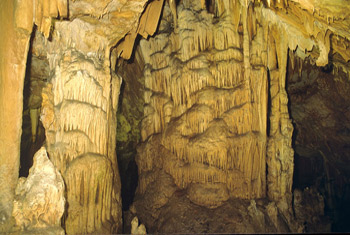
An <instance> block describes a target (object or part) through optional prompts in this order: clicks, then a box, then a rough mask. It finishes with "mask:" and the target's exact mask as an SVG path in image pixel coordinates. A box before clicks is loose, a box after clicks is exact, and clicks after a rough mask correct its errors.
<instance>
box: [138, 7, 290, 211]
mask: <svg viewBox="0 0 350 235" xmlns="http://www.w3.org/2000/svg"><path fill="white" fill-rule="evenodd" d="M216 7H217V9H216V11H217V12H216V15H215V16H214V15H213V14H210V13H208V12H207V10H206V9H205V8H203V6H202V5H201V4H200V2H189V1H183V2H182V3H180V5H179V6H178V8H177V22H178V26H177V28H175V29H174V30H173V31H172V30H171V27H175V26H172V25H171V23H172V17H171V15H170V13H169V12H170V11H169V8H165V12H164V16H163V21H162V23H161V25H160V28H159V34H158V35H157V36H156V37H154V38H151V39H150V40H148V41H145V40H144V41H141V44H140V45H141V50H142V52H143V56H144V58H145V63H146V67H145V71H144V79H145V89H146V91H145V102H146V105H145V109H144V115H145V117H144V119H143V120H142V126H141V136H142V140H143V141H144V143H143V145H142V147H141V148H140V149H139V155H138V166H139V176H140V180H139V183H140V184H139V192H140V193H141V194H142V193H144V192H145V191H146V190H147V186H148V185H149V184H150V183H151V182H154V181H157V174H159V171H164V172H166V173H167V174H169V175H171V176H172V178H173V180H174V183H175V184H176V186H177V187H178V188H179V189H187V192H188V195H189V197H190V198H191V200H192V201H194V202H195V203H197V204H199V205H205V206H209V207H216V206H218V205H220V204H221V203H222V202H223V201H225V200H227V199H228V198H232V197H238V198H246V199H250V198H261V197H265V195H266V184H267V183H268V184H269V185H268V195H269V197H270V198H272V199H274V200H278V199H281V198H282V197H284V196H286V195H287V194H290V193H291V186H292V174H293V150H292V149H291V134H292V130H293V128H292V125H291V121H290V119H289V114H288V108H287V103H288V98H287V94H286V91H285V89H284V86H285V74H286V66H287V52H288V44H287V43H286V41H285V38H286V35H285V34H283V33H284V31H283V29H282V30H281V29H280V28H278V26H276V25H274V24H273V23H269V22H268V21H266V20H265V19H264V17H263V16H262V11H263V10H262V5H258V6H257V7H255V8H254V6H253V5H249V6H245V5H241V3H240V2H239V1H233V2H232V1H217V2H216ZM166 9H168V12H167V10H166ZM167 13H168V14H167ZM259 16H260V17H259ZM279 34H282V35H281V36H279ZM277 64H279V66H278V65H277ZM267 68H269V73H268V70H267ZM269 79H270V81H268V80H269ZM269 92H270V93H271V94H270V96H271V114H270V120H268V114H267V112H268V96H269ZM268 122H270V123H271V124H270V130H269V131H270V136H267V124H268ZM266 149H267V152H266ZM266 162H267V163H268V164H267V166H268V169H267V170H268V172H269V175H267V176H266ZM158 169H159V171H158ZM266 177H267V178H268V180H267V181H266ZM204 191H206V193H205V194H204V193H203V192H204Z"/></svg>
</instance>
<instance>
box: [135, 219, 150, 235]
mask: <svg viewBox="0 0 350 235" xmlns="http://www.w3.org/2000/svg"><path fill="white" fill-rule="evenodd" d="M131 234H140V235H143V234H147V233H146V227H145V225H143V224H140V225H139V219H138V218H137V217H136V216H135V217H134V218H133V219H132V221H131Z"/></svg>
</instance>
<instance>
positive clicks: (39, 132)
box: [19, 27, 47, 177]
mask: <svg viewBox="0 0 350 235" xmlns="http://www.w3.org/2000/svg"><path fill="white" fill-rule="evenodd" d="M35 30H36V27H34V29H33V33H32V35H31V38H30V44H29V51H28V57H27V62H26V72H25V78H24V87H23V112H22V136H21V146H20V169H19V176H20V177H27V176H28V174H29V169H30V168H31V167H32V165H33V157H34V154H35V153H36V152H37V151H38V150H39V149H40V147H41V146H42V145H43V143H44V141H45V130H44V127H43V125H42V123H41V121H40V118H39V115H40V106H41V94H40V91H41V87H42V86H43V83H42V82H40V81H38V80H40V79H46V78H47V77H46V76H43V78H38V77H40V76H37V75H38V74H39V73H40V72H37V71H34V70H36V69H37V68H38V66H37V65H38V63H37V62H38V58H36V57H35V56H34V55H32V48H33V40H34V37H35ZM39 67H40V66H39ZM33 75H34V76H35V77H36V78H33ZM34 93H36V94H34ZM37 95H39V96H40V98H38V97H35V96H37ZM33 123H34V126H33V127H32V125H33Z"/></svg>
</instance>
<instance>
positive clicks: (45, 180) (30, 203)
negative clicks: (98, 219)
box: [13, 147, 66, 234]
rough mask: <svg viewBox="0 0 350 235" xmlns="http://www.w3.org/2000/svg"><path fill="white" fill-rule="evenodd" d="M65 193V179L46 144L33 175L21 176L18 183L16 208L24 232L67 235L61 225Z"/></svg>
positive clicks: (39, 154) (16, 214)
mask: <svg viewBox="0 0 350 235" xmlns="http://www.w3.org/2000/svg"><path fill="white" fill-rule="evenodd" d="M64 192H65V186H64V182H63V178H62V176H61V174H60V173H59V172H58V170H57V169H56V168H55V167H54V165H53V164H52V162H51V161H50V160H49V158H48V156H47V153H46V149H45V148H44V147H43V148H41V149H40V150H39V151H38V152H37V153H36V154H35V156H34V163H33V166H32V168H31V169H30V172H29V176H28V177H27V178H20V180H19V182H18V184H17V188H16V195H15V200H14V209H13V217H14V218H15V221H16V225H17V226H18V227H20V228H21V230H22V231H23V230H28V231H31V232H33V233H41V232H42V233H45V232H49V231H51V232H53V233H55V234H64V230H63V229H62V228H61V217H62V215H63V212H64V210H65V202H66V200H65V198H64ZM38 229H42V231H41V232H40V230H38Z"/></svg>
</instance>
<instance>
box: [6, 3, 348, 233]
mask: <svg viewBox="0 0 350 235" xmlns="http://www.w3.org/2000/svg"><path fill="white" fill-rule="evenodd" d="M0 9H1V10H0V26H1V27H0V34H1V35H6V37H1V38H0V107H1V109H2V111H1V112H0V130H1V132H0V182H1V183H0V232H3V231H7V230H6V229H7V228H8V227H9V226H11V214H12V211H13V210H12V209H13V208H12V205H13V203H12V202H13V199H14V196H15V187H16V185H17V181H18V169H19V167H20V166H19V164H20V159H19V158H20V141H21V134H22V131H21V126H22V115H23V113H25V114H24V115H23V120H24V121H23V123H24V124H25V125H26V123H29V122H30V123H31V128H30V130H29V131H28V129H25V128H24V129H23V135H22V139H27V141H28V140H29V142H30V141H34V142H35V140H37V136H38V133H37V130H38V123H39V122H38V118H39V116H40V118H41V121H42V125H43V127H44V128H45V135H46V143H45V144H46V148H47V151H48V154H49V156H50V159H51V160H52V162H53V164H54V165H55V167H57V169H58V170H59V172H60V173H61V175H62V177H63V179H64V181H65V184H66V199H67V202H68V205H69V206H68V210H67V213H66V214H65V216H64V218H63V224H64V227H65V229H66V232H67V233H68V234H74V233H114V232H121V227H122V226H121V223H122V211H121V210H122V209H121V208H122V202H121V196H120V194H121V180H120V177H119V169H118V168H119V167H118V161H117V155H116V149H117V148H116V144H117V143H122V145H123V146H122V147H124V146H127V148H133V149H132V150H131V151H125V152H126V153H128V154H129V153H131V154H130V155H128V156H131V157H130V158H129V157H128V156H126V155H125V156H126V157H125V159H126V160H125V161H126V162H133V158H134V154H135V149H134V147H135V146H136V144H137V142H138V141H140V142H141V143H140V145H139V147H138V149H137V156H136V161H137V167H136V166H134V167H130V168H133V170H134V171H135V170H136V168H138V175H139V182H138V189H137V193H136V194H137V195H136V199H137V200H136V201H135V203H134V205H133V206H132V208H136V209H135V212H136V211H137V216H138V218H140V219H141V221H142V222H144V223H145V225H146V226H147V228H149V231H150V232H184V233H188V232H192V233H196V232H225V231H227V232H232V231H234V232H301V231H310V230H309V229H311V230H313V231H314V230H317V226H316V225H315V224H317V223H322V221H321V220H322V219H320V218H318V217H317V216H316V217H315V216H314V214H315V213H316V214H317V213H319V214H322V213H323V212H322V210H328V211H330V210H333V209H334V208H339V207H340V206H341V205H342V204H338V203H337V199H341V201H349V200H347V199H348V198H350V196H349V195H350V193H349V192H350V188H349V186H348V185H349V180H348V179H349V177H348V176H349V175H348V172H349V171H348V169H350V168H349V166H350V163H349V162H350V161H349V156H348V155H349V154H348V151H347V150H348V146H349V141H350V134H349V133H350V132H349V130H348V129H349V128H350V127H349V125H347V123H348V121H349V120H350V119H349V110H350V108H349V107H348V105H347V103H349V102H347V101H348V100H349V99H348V96H347V93H348V91H347V88H348V87H349V85H348V84H349V83H348V80H349V79H348V78H349V76H350V69H349V68H350V66H349V63H350V52H349V47H350V41H349V40H350V33H349V27H350V4H349V3H348V0H337V1H332V0H290V1H287V0H278V1H276V0H264V1H261V0H206V1H204V0H195V1H194V0H193V1H192V0H181V1H176V0H169V1H164V0H101V1H90V0H35V1H15V0H4V1H1V3H0ZM160 17H161V21H160V24H158V22H159V18H160ZM34 25H35V26H34ZM33 26H34V27H33ZM155 32H156V35H155V36H154V37H149V36H150V35H153V34H154V33H155ZM138 35H140V36H142V37H143V39H141V40H139V39H140V38H141V37H140V36H138ZM139 41H140V42H139ZM138 42H139V47H138V49H137V50H136V51H135V50H134V46H135V45H136V43H138ZM28 51H30V52H29V53H30V55H31V57H30V58H31V60H30V59H29V60H27V55H28ZM121 58H124V59H131V60H133V59H134V60H135V61H136V63H135V64H134V65H135V66H136V67H137V70H136V71H135V72H133V68H132V66H131V67H129V70H128V71H125V72H124V71H115V70H116V69H117V70H118V69H121V70H123V69H124V68H126V67H127V65H125V66H124V65H123V66H120V67H118V66H117V68H115V66H116V64H117V65H119V64H120V59H121ZM30 61H32V62H33V65H35V66H32V68H33V70H31V71H30V72H28V73H27V76H28V77H27V78H28V79H29V80H27V82H24V77H25V73H26V66H27V67H29V66H30ZM302 61H303V62H302ZM131 63H132V62H131ZM305 65H306V67H305ZM303 66H304V67H303ZM310 67H311V70H312V72H309V71H308V69H309V68H310ZM27 71H28V70H27ZM315 71H316V75H315V73H314V72H315ZM317 71H321V72H320V73H318V72H317ZM292 72H293V73H295V74H296V75H290V74H291V73H292ZM127 76H133V77H132V78H129V77H128V78H126V77H127ZM122 82H129V83H130V84H131V86H132V85H134V87H128V86H126V88H125V92H135V93H137V95H134V97H136V98H135V99H137V102H134V103H133V102H130V101H132V99H133V98H130V97H131V96H132V95H129V94H128V95H125V97H127V98H128V102H125V103H124V106H123V105H120V102H119V101H120V98H119V97H120V96H119V95H120V91H121V87H122ZM28 83H30V84H29V85H28ZM130 84H129V85H130ZM24 85H26V86H27V87H29V90H31V92H30V94H29V95H28V96H29V100H28V101H26V103H24V102H23V97H27V96H26V93H25V92H23V88H24ZM23 93H25V95H24V96H23ZM141 97H142V98H141ZM121 98H123V97H121ZM291 102H292V104H291V105H289V104H290V103H291ZM143 103H144V106H143V107H142V104H143ZM133 104H134V106H136V107H130V106H132V105H133ZM119 106H121V107H122V108H123V107H124V108H125V107H127V108H125V110H126V112H130V113H122V112H120V111H118V110H120V109H118V107H119ZM314 106H317V107H316V108H314ZM22 109H24V110H22ZM125 110H124V111H125ZM23 111H24V112H23ZM133 112H135V113H136V115H133V114H132V113H133ZM142 113H143V118H142V120H141V118H140V117H141V115H142ZM118 117H120V118H119V119H118ZM292 119H293V121H292ZM29 120H30V121H29ZM118 125H119V127H118ZM136 128H137V130H135V129H136ZM138 128H139V129H138ZM310 129H312V130H310ZM118 131H119V132H120V133H121V135H119V136H118V137H117V132H118ZM293 135H294V136H293ZM28 136H29V137H28ZM335 136H336V137H337V138H336V137H335ZM129 137H132V140H130V143H131V142H132V143H131V144H129V143H128V140H127V139H128V138H129ZM293 137H295V138H293ZM22 144H25V141H22ZM295 145H298V147H296V146H295ZM130 146H131V147H130ZM122 147H121V148H119V149H118V150H120V149H122ZM301 155H307V156H302V157H309V159H313V158H318V159H322V161H316V162H317V166H318V167H319V166H320V165H322V166H321V167H319V168H321V169H322V171H323V172H324V174H323V175H321V176H320V177H318V178H317V179H315V180H314V181H315V184H318V185H319V186H320V188H321V190H323V191H322V192H321V193H322V194H323V196H322V198H323V197H324V198H325V201H324V206H323V205H322V200H321V196H320V195H318V194H317V193H316V192H314V191H307V190H303V191H299V189H298V188H297V189H295V190H294V196H293V186H294V188H296V187H297V186H296V184H295V182H299V181H294V182H293V173H295V172H296V174H295V175H297V176H298V177H299V176H300V178H303V175H302V174H300V172H301V170H299V171H297V170H295V166H297V167H299V165H298V163H300V161H299V159H298V156H301ZM315 156H316V157H315ZM123 158H124V156H123ZM302 159H305V158H302ZM306 161H308V160H306ZM311 162H312V161H311ZM295 163H297V164H296V165H295ZM127 165H129V163H127ZM124 166H125V165H124V164H123V165H122V167H124ZM303 167H305V165H304V166H303ZM305 168H306V167H305ZM301 169H304V168H301ZM127 171H128V170H125V169H123V170H122V173H125V172H127ZM312 171H319V169H316V167H314V168H312ZM294 178H295V179H298V178H297V177H294ZM20 181H21V183H22V180H20ZM23 187H24V186H23ZM18 190H19V189H18ZM19 191H20V190H19ZM315 195H317V196H315ZM338 195H341V196H338ZM319 196H320V197H319ZM16 200H17V199H16ZM306 201H310V202H308V203H309V204H310V205H315V207H314V208H307V207H306V208H305V210H302V208H303V205H304V204H305V202H306ZM15 205H16V206H15V210H14V213H15V214H16V215H17V216H20V215H21V213H22V212H19V211H20V210H18V209H19V208H20V207H21V206H20V205H19V204H18V201H17V204H15ZM315 208H317V209H315ZM349 211H350V210H349ZM236 212H237V213H236ZM230 213H233V216H232V215H231V214H230ZM22 214H23V213H22ZM345 215H346V214H345ZM22 217H23V216H22ZM231 217H232V220H230V219H229V220H228V219H227V218H231ZM337 217H344V218H347V216H342V215H337ZM33 218H34V220H37V219H35V218H36V217H35V216H34V217H33ZM130 218H132V217H131V216H130ZM308 218H310V220H308ZM50 219H51V218H50ZM50 219H48V218H45V219H44V220H45V221H46V220H50ZM130 220H131V219H130ZM218 221H221V222H218ZM129 222H130V221H128V222H127V224H130V223H129ZM226 222H227V223H228V226H226V227H225V223H226ZM17 223H18V224H20V225H21V226H22V227H23V226H24V227H26V226H27V227H28V226H29V227H31V225H30V224H27V223H31V222H28V221H27V220H24V219H23V220H20V219H19V220H17ZM33 223H35V222H33ZM40 223H41V222H40V221H39V222H38V223H36V224H38V226H39V227H40V226H41V224H40ZM325 223H327V221H326V222H325ZM32 227H33V226H32ZM34 227H35V226H34ZM324 228H325V230H328V229H329V228H328V227H327V226H326V227H324Z"/></svg>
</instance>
